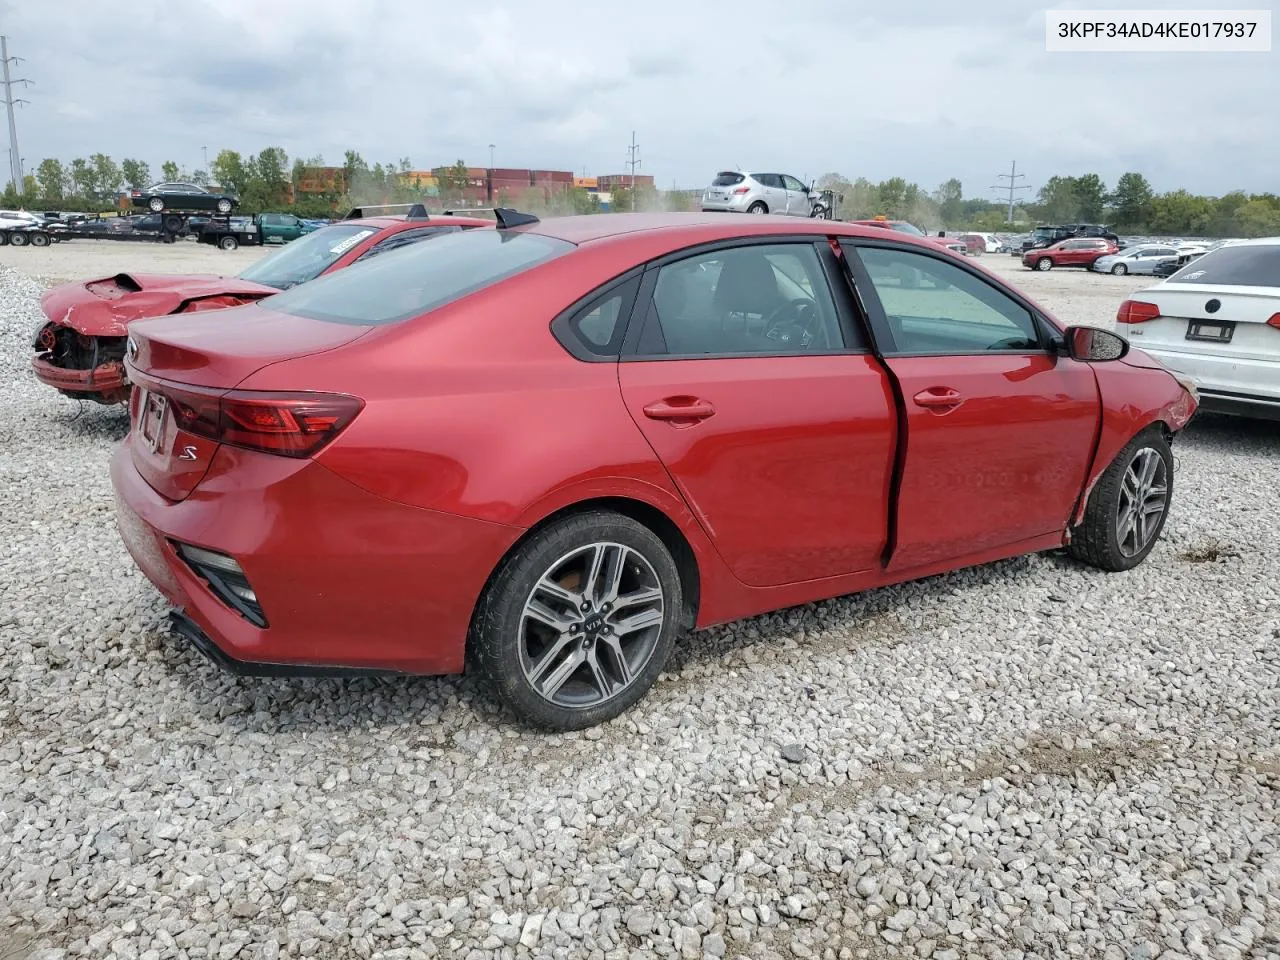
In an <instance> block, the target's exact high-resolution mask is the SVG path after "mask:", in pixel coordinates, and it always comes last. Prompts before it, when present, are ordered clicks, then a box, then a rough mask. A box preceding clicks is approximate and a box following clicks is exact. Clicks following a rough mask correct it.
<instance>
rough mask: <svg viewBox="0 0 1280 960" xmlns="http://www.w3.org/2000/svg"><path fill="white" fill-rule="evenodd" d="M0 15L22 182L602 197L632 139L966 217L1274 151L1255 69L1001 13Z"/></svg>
mask: <svg viewBox="0 0 1280 960" xmlns="http://www.w3.org/2000/svg"><path fill="white" fill-rule="evenodd" d="M1144 2H1145V0H1144ZM1154 2H1155V0H1152V3H1154ZM1188 2H1190V0H1188ZM1070 5H1071V6H1086V7H1087V6H1090V5H1091V3H1090V0H1074V2H1073V3H1071V4H1070ZM1092 5H1093V6H1099V7H1105V6H1107V5H1108V3H1107V2H1106V0H1099V2H1097V3H1092ZM1185 5H1187V3H1184V2H1183V0H1162V2H1161V3H1160V6H1163V7H1168V6H1175V7H1176V6H1185ZM1192 5H1194V4H1192ZM1202 5H1203V4H1202ZM0 13H2V14H3V17H4V20H3V22H4V29H5V30H6V31H7V34H8V36H9V38H10V44H11V52H12V53H14V54H17V55H19V56H23V57H25V58H26V61H27V62H26V63H24V64H23V65H22V67H23V72H24V75H26V76H28V77H30V78H31V79H33V80H35V81H36V83H37V85H36V86H35V87H33V88H32V89H31V90H30V91H28V92H27V93H26V94H25V95H26V96H27V98H28V99H30V100H31V101H32V103H31V105H30V106H29V107H28V108H26V109H25V110H24V111H23V112H22V113H21V114H20V115H19V117H18V124H19V136H20V140H21V144H22V153H23V155H24V156H25V157H27V158H32V157H44V156H57V157H60V158H62V159H63V160H69V159H71V158H72V157H75V156H87V155H88V154H91V153H94V152H98V151H102V152H106V153H109V154H111V155H112V156H115V157H116V158H117V159H118V158H120V157H124V156H136V157H142V158H144V159H146V160H147V161H148V162H150V163H151V165H152V168H153V169H156V168H158V166H159V164H160V163H161V162H163V161H165V160H170V159H171V160H175V161H177V162H179V163H180V164H182V165H184V166H187V167H188V168H194V167H196V166H199V164H200V160H201V147H202V146H207V147H208V148H209V151H210V154H211V155H212V153H214V152H216V151H217V150H218V149H221V148H223V147H227V148H231V149H237V150H240V151H242V152H245V153H250V152H256V151H257V150H260V149H261V148H263V147H265V146H281V147H283V148H284V149H285V150H286V151H288V152H289V153H290V155H293V156H313V155H315V154H321V155H323V156H325V157H326V158H327V159H329V160H330V161H332V162H336V161H337V160H338V159H339V158H340V157H341V156H342V153H343V151H345V150H347V149H356V150H359V151H360V152H361V153H362V154H363V155H364V156H365V157H366V158H368V159H369V160H370V162H373V161H375V160H382V161H384V162H385V161H387V160H391V159H399V158H400V157H404V156H407V157H409V158H410V159H411V161H412V162H413V163H414V164H415V165H416V166H420V167H423V166H433V165H436V164H440V163H447V162H452V161H453V160H456V159H458V158H459V157H461V158H462V159H464V160H465V161H467V162H468V163H471V164H474V165H477V166H481V165H485V164H487V163H488V158H489V150H488V145H489V144H490V143H493V144H495V145H496V147H495V159H496V162H497V164H498V165H499V166H504V167H538V168H558V169H573V170H577V171H581V170H582V169H583V168H584V167H585V168H586V169H587V170H589V171H590V172H595V173H610V172H618V171H620V170H622V169H623V164H624V161H625V159H626V145H627V143H628V141H629V140H630V137H631V131H632V130H635V131H636V134H637V139H638V140H639V142H640V143H641V159H642V166H641V171H642V172H647V173H651V174H653V175H655V176H656V177H657V178H658V181H659V182H660V183H663V184H670V183H672V182H676V183H679V184H682V185H687V186H699V185H702V184H704V183H705V182H706V181H707V179H708V178H709V177H710V176H712V175H713V174H714V172H715V171H716V170H719V169H722V168H724V167H726V166H729V167H732V166H735V165H738V164H741V165H743V166H745V167H748V168H749V167H753V166H754V167H771V168H776V169H781V170H784V171H787V172H790V173H793V174H795V175H796V176H814V175H817V174H820V173H822V172H825V171H828V170H836V171H840V172H842V173H844V174H845V175H846V176H849V177H858V176H866V177H869V178H871V179H873V180H876V179H882V178H884V177H888V176H894V175H900V176H904V177H907V178H908V179H910V180H914V181H916V182H918V183H920V184H921V185H922V186H924V187H926V188H927V189H932V188H933V187H934V186H936V185H937V184H938V183H941V182H942V181H944V180H946V179H948V178H949V177H952V176H955V177H959V178H960V179H961V180H962V182H963V183H964V185H965V192H966V194H967V195H969V196H985V195H990V194H991V191H990V190H989V189H988V188H989V185H990V184H993V183H996V182H997V181H996V180H995V175H996V174H997V173H1000V172H1002V171H1004V170H1007V169H1008V163H1009V161H1010V160H1012V159H1015V158H1016V159H1017V160H1018V162H1019V169H1020V170H1025V171H1026V173H1027V176H1028V180H1027V181H1025V182H1028V183H1030V184H1031V185H1032V186H1033V187H1034V186H1038V185H1039V184H1041V183H1043V182H1044V180H1045V179H1047V178H1048V177H1049V176H1051V175H1053V174H1055V173H1060V174H1079V173H1085V172H1090V171H1092V172H1097V173H1098V174H1100V175H1101V176H1102V177H1103V179H1104V180H1106V181H1107V182H1108V183H1114V181H1115V179H1116V178H1117V177H1118V176H1119V175H1120V174H1121V173H1123V172H1124V171H1126V170H1130V169H1136V170H1139V171H1141V172H1143V173H1145V174H1147V176H1148V177H1149V178H1150V179H1151V180H1152V181H1153V183H1155V184H1156V186H1157V187H1158V188H1161V189H1169V188H1173V187H1178V186H1186V187H1187V188H1189V189H1192V190H1196V191H1201V192H1213V193H1222V192H1226V191H1227V190H1230V189H1233V188H1235V187H1243V188H1245V189H1250V190H1255V191H1262V190H1277V189H1278V186H1277V183H1276V176H1275V174H1274V172H1273V170H1274V167H1273V164H1272V162H1271V158H1272V157H1274V156H1275V155H1276V153H1277V148H1278V147H1280V132H1277V130H1276V128H1275V125H1273V124H1269V123H1266V122H1264V121H1263V119H1262V118H1264V117H1266V116H1269V115H1270V113H1271V112H1272V111H1271V107H1272V105H1273V104H1274V103H1275V102H1276V100H1277V99H1280V70H1277V69H1276V63H1275V55H1274V54H1254V55H1243V54H1242V55H1225V54H1213V55H1206V54H1198V55H1192V54H1161V55H1140V54H1048V53H1046V52H1045V49H1044V19H1043V17H1044V13H1043V9H1042V8H1038V7H1031V8H1029V7H1028V6H1027V5H1026V4H1025V3H1023V2H1021V0H984V2H983V3H981V4H957V3H954V2H950V0H894V2H892V3H857V4H853V3H849V2H847V0H798V2H795V3H792V4H786V5H782V6H779V5H778V4H777V3H776V2H766V0H702V2H700V3H699V4H697V5H696V6H693V5H690V4H688V3H680V2H676V0H651V2H649V3H646V4H631V5H623V6H622V7H617V6H613V7H608V8H607V11H605V10H603V9H602V8H599V7H595V6H591V5H586V6H584V5H582V4H580V3H569V2H567V0H565V2H560V0H555V2H553V0H520V2H516V0H509V2H506V3H501V2H488V3H485V2H477V3H471V4H459V5H441V4H430V5H428V4H415V3H412V2H410V0H362V2H359V3H356V2H352V0H272V3H271V4H270V13H268V12H266V9H265V8H264V7H263V6H262V4H261V3H260V2H258V0H186V2H183V3H180V4H175V3H172V2H170V0H60V2H59V3H57V4H53V3H31V2H13V0H0Z"/></svg>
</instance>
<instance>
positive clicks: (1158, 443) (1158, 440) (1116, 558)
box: [1098, 430, 1173, 570]
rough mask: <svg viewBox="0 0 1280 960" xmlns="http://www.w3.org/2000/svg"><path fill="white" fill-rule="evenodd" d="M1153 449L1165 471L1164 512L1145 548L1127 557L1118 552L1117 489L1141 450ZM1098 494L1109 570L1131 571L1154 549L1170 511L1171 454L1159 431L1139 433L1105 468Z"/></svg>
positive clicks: (1118, 505) (1118, 491)
mask: <svg viewBox="0 0 1280 960" xmlns="http://www.w3.org/2000/svg"><path fill="white" fill-rule="evenodd" d="M1148 449H1150V450H1155V451H1156V452H1157V453H1158V454H1159V455H1160V458H1161V459H1162V460H1164V469H1165V485H1166V488H1167V492H1166V494H1165V507H1164V513H1163V514H1162V515H1161V516H1160V522H1159V524H1158V525H1157V526H1156V531H1155V533H1153V534H1152V535H1151V539H1150V540H1149V541H1148V542H1147V545H1146V546H1145V547H1143V548H1142V549H1141V550H1140V551H1138V552H1137V553H1136V554H1134V555H1133V556H1132V557H1126V556H1125V555H1124V554H1123V553H1121V552H1120V541H1119V536H1118V534H1119V530H1118V523H1119V516H1118V513H1119V507H1120V490H1121V487H1122V485H1123V482H1124V475H1125V472H1126V471H1127V470H1128V469H1129V465H1130V464H1132V463H1133V461H1134V458H1136V457H1137V456H1138V454H1139V453H1140V452H1141V451H1143V450H1148ZM1099 487H1101V488H1102V489H1100V490H1099V491H1098V492H1099V493H1101V494H1102V495H1103V497H1102V499H1101V500H1100V502H1099V504H1098V507H1099V509H1100V510H1101V511H1102V517H1104V518H1105V522H1106V531H1105V532H1106V541H1105V547H1104V549H1105V550H1106V553H1107V554H1108V556H1107V560H1108V567H1109V569H1113V570H1132V569H1133V568H1134V567H1136V566H1137V565H1138V564H1140V563H1142V561H1143V560H1145V559H1147V555H1148V554H1150V553H1151V551H1152V550H1153V549H1155V545H1156V543H1157V542H1158V541H1159V540H1160V535H1161V534H1162V533H1163V532H1164V525H1165V521H1166V520H1168V519H1169V510H1170V509H1171V508H1172V506H1173V453H1172V452H1171V451H1170V449H1169V444H1168V443H1166V442H1165V439H1164V435H1163V434H1162V433H1161V432H1159V431H1158V430H1146V431H1144V432H1143V433H1140V434H1139V435H1138V436H1136V437H1135V438H1134V439H1133V440H1132V441H1130V443H1129V445H1128V446H1127V447H1126V448H1125V449H1124V451H1123V452H1122V453H1121V454H1120V456H1118V457H1116V459H1115V461H1114V462H1113V463H1112V464H1111V466H1110V467H1108V468H1107V475H1106V476H1105V477H1104V479H1103V481H1101V482H1100V483H1099Z"/></svg>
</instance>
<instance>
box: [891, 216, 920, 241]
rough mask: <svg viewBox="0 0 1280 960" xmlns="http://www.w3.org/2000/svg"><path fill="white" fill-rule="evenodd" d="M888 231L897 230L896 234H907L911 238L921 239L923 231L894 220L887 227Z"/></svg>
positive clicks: (903, 221) (902, 221) (905, 222)
mask: <svg viewBox="0 0 1280 960" xmlns="http://www.w3.org/2000/svg"><path fill="white" fill-rule="evenodd" d="M889 229H890V230H897V231H898V233H909V234H911V236H913V237H923V236H924V231H923V230H920V229H919V228H918V227H914V226H912V225H911V224H909V223H907V221H905V220H895V221H894V222H893V223H891V224H890V225H889Z"/></svg>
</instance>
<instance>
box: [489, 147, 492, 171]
mask: <svg viewBox="0 0 1280 960" xmlns="http://www.w3.org/2000/svg"><path fill="white" fill-rule="evenodd" d="M489 169H490V170H492V169H493V144H492V143H491V144H489Z"/></svg>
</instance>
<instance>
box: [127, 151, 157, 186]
mask: <svg viewBox="0 0 1280 960" xmlns="http://www.w3.org/2000/svg"><path fill="white" fill-rule="evenodd" d="M120 173H121V175H122V176H123V177H124V182H125V183H127V184H128V185H129V187H130V189H132V190H141V189H142V188H143V187H148V186H150V185H151V168H150V167H149V166H147V162H146V161H145V160H133V159H131V158H129V157H125V158H124V159H123V160H121V161H120Z"/></svg>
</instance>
